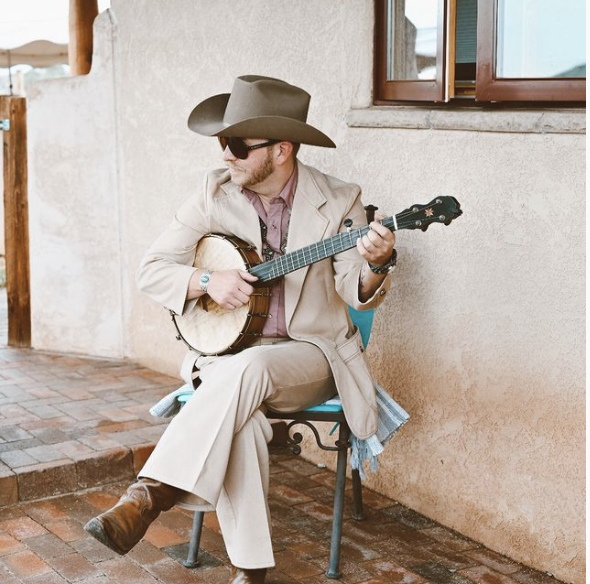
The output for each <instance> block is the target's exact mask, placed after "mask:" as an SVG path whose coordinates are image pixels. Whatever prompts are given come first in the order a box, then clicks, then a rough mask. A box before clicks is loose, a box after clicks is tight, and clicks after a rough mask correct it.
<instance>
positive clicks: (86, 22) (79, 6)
mask: <svg viewBox="0 0 590 584" xmlns="http://www.w3.org/2000/svg"><path fill="white" fill-rule="evenodd" d="M97 15H98V0H70V43H69V45H68V59H69V61H70V70H71V73H72V75H87V74H88V73H90V68H91V67H92V25H93V24H94V19H95V18H96V17H97Z"/></svg>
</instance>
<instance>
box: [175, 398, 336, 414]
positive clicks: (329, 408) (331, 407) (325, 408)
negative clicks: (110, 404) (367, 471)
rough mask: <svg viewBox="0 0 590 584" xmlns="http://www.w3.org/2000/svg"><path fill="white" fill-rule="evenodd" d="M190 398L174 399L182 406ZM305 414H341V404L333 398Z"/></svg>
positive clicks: (307, 410)
mask: <svg viewBox="0 0 590 584" xmlns="http://www.w3.org/2000/svg"><path fill="white" fill-rule="evenodd" d="M191 397H193V396H192V394H190V395H189V394H186V395H180V396H178V397H177V398H176V399H177V400H178V401H179V402H180V403H182V404H184V403H186V402H187V401H188V400H189V399H190V398H191ZM303 411H305V412H316V413H322V412H326V413H334V412H341V411H342V402H341V401H340V398H339V397H333V398H331V399H329V400H326V401H325V402H324V403H322V404H318V405H317V406H311V408H307V409H305V410H303Z"/></svg>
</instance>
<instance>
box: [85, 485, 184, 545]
mask: <svg viewBox="0 0 590 584" xmlns="http://www.w3.org/2000/svg"><path fill="white" fill-rule="evenodd" d="M181 494H182V491H181V490H180V489H177V488H176V487H171V486H170V485H165V484H164V483H160V482H158V481H154V480H152V479H139V481H137V482H136V483H134V484H133V485H131V486H130V487H129V488H128V489H127V492H126V493H125V494H124V495H123V496H122V497H121V498H120V499H119V502H118V503H117V504H116V505H115V506H114V507H113V508H112V509H109V510H108V511H105V512H104V513H102V514H100V515H99V516H98V517H95V518H94V519H91V520H90V521H89V522H88V523H87V524H86V525H85V526H84V529H85V530H86V531H87V532H88V533H89V534H90V535H91V536H92V537H94V538H96V539H97V540H98V541H100V543H102V544H104V545H106V546H107V547H108V548H110V549H112V550H113V551H114V552H117V553H118V554H121V555H124V554H126V553H127V552H128V551H129V550H130V549H131V548H132V547H133V546H134V545H135V544H136V543H138V542H139V540H140V539H141V538H142V537H143V536H144V535H145V532H146V531H147V528H148V527H149V526H150V524H151V523H152V521H154V520H155V519H156V517H158V515H159V514H160V511H168V509H170V508H172V507H173V506H174V504H175V503H176V501H178V499H179V497H180V495H181Z"/></svg>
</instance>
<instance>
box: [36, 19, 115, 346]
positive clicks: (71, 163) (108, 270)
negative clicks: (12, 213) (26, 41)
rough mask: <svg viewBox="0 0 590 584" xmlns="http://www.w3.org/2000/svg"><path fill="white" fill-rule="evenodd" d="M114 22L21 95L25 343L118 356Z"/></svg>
mask: <svg viewBox="0 0 590 584" xmlns="http://www.w3.org/2000/svg"><path fill="white" fill-rule="evenodd" d="M113 34H114V29H113V24H112V22H111V20H110V18H109V15H108V14H107V13H104V14H103V15H101V18H100V19H99V20H97V22H96V23H95V37H96V39H95V40H96V43H97V45H98V47H99V50H98V51H97V52H96V54H95V56H94V61H93V68H92V72H91V73H90V75H88V76H84V77H70V78H65V79H55V80H48V81H43V82H40V83H37V84H36V85H34V86H33V87H32V88H31V89H30V91H29V92H28V95H27V100H28V115H27V123H28V141H29V221H30V229H29V231H30V249H31V312H32V329H33V331H32V332H33V346H34V347H36V348H38V349H47V350H57V351H69V352H80V353H88V354H93V355H103V356H107V357H122V356H123V355H124V346H123V343H124V340H123V305H122V290H121V282H122V276H123V272H124V269H123V267H122V265H121V250H120V245H121V242H120V229H119V205H120V204H121V200H120V198H119V192H118V189H117V180H118V169H117V155H116V149H117V139H116V124H115V100H114V89H113V87H114V85H113V81H114V70H113V58H112V49H111V47H112V40H113V39H112V36H113Z"/></svg>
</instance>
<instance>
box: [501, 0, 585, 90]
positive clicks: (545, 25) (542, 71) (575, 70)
mask: <svg viewBox="0 0 590 584" xmlns="http://www.w3.org/2000/svg"><path fill="white" fill-rule="evenodd" d="M585 23H586V15H585V0H559V1H556V0H498V23H497V26H498V38H497V45H496V46H497V53H496V78H504V79H506V78H545V77H586V56H585V55H586V44H585V43H586V31H585Z"/></svg>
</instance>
